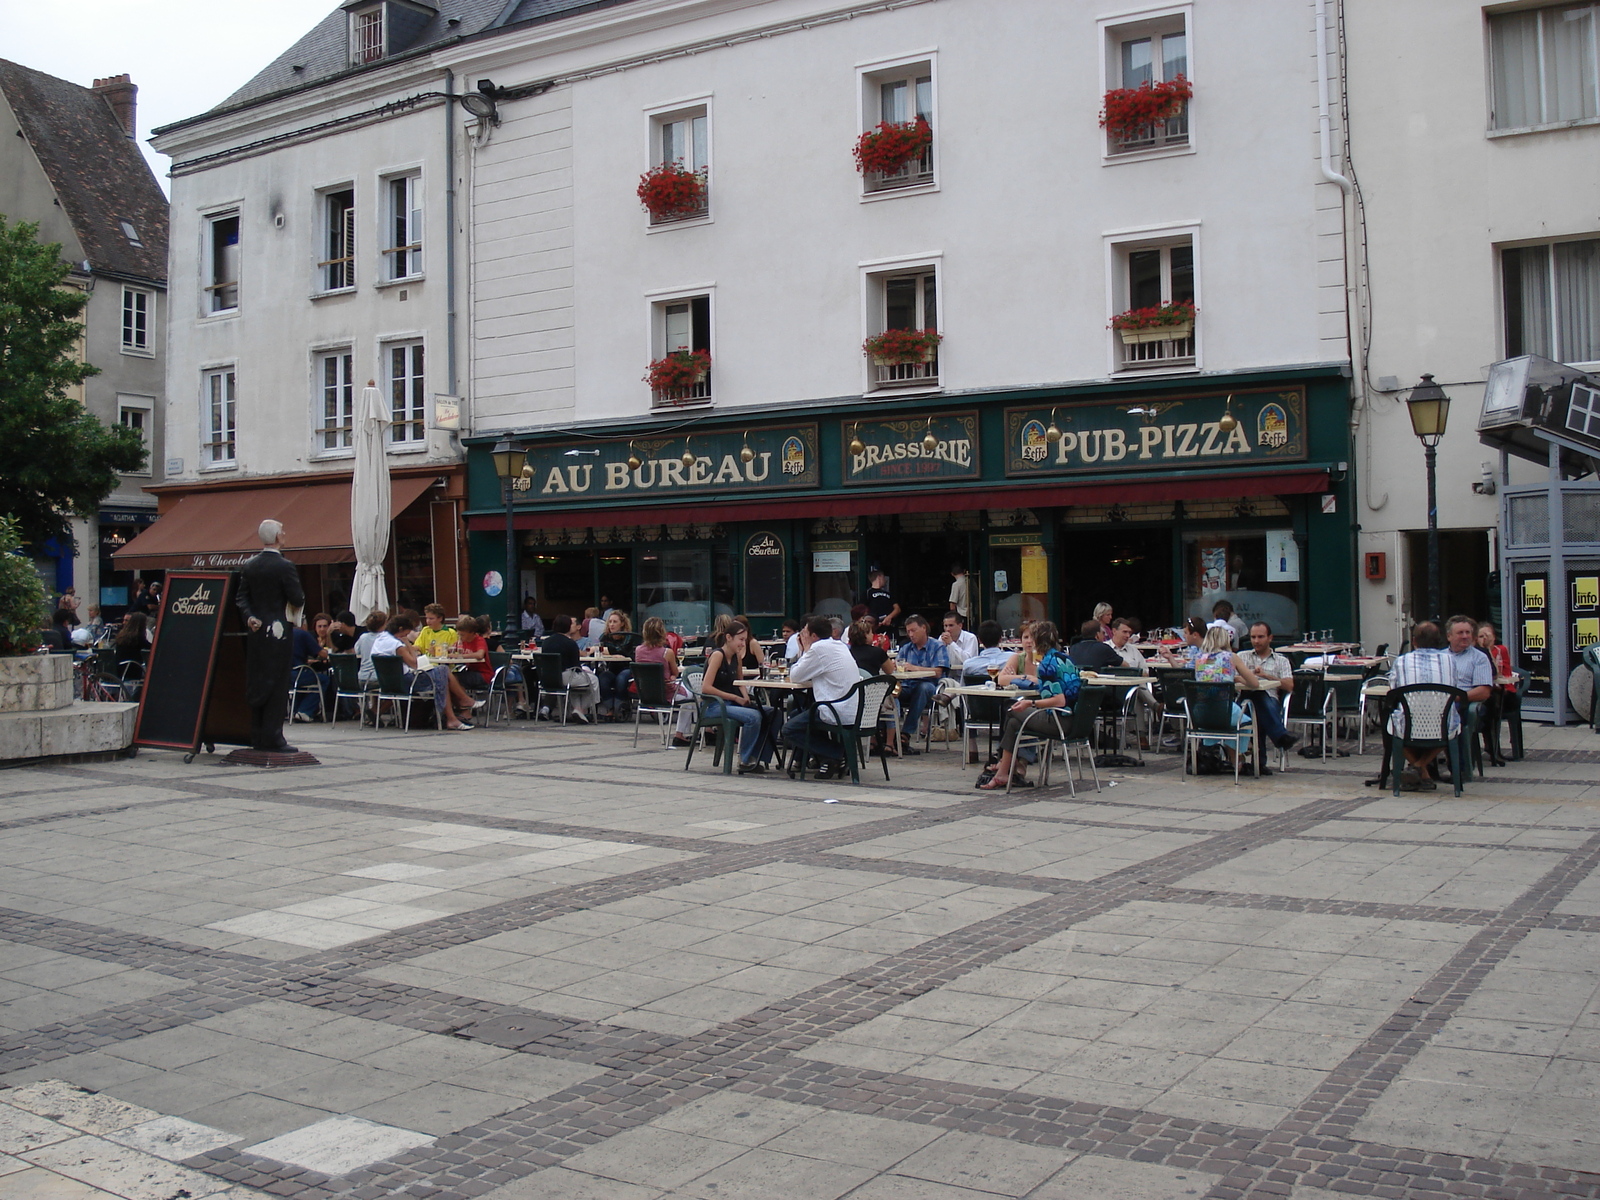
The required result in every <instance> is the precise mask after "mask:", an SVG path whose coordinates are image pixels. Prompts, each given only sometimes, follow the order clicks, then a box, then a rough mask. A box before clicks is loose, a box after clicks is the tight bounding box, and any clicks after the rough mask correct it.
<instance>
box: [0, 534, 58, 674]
mask: <svg viewBox="0 0 1600 1200" xmlns="http://www.w3.org/2000/svg"><path fill="white" fill-rule="evenodd" d="M49 621H50V603H49V597H48V596H47V595H46V594H45V590H44V580H42V579H40V578H39V572H38V571H35V570H34V569H33V563H32V561H31V560H29V559H27V558H25V557H24V556H23V554H22V542H21V541H20V540H19V539H18V537H17V529H16V523H15V522H14V521H12V520H11V518H10V517H0V655H13V654H32V653H33V651H34V650H35V649H36V648H37V647H38V645H39V641H40V637H39V630H40V629H41V628H42V627H43V626H45V625H46V624H48V623H49Z"/></svg>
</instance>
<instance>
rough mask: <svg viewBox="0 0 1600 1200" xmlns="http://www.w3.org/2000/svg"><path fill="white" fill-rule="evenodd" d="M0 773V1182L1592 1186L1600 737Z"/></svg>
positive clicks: (483, 738)
mask: <svg viewBox="0 0 1600 1200" xmlns="http://www.w3.org/2000/svg"><path fill="white" fill-rule="evenodd" d="M295 732H296V734H297V736H298V739H299V740H300V741H301V742H302V743H303V744H305V745H306V746H307V747H308V748H310V749H312V750H313V752H314V753H316V754H317V756H318V757H319V758H320V759H321V761H322V764H323V765H322V766H320V767H316V768H306V769H298V770H288V771H282V772H271V771H246V770H243V769H237V768H225V767H221V766H219V765H217V762H216V760H215V759H211V758H208V757H204V756H202V757H201V758H200V759H198V760H197V761H196V762H194V763H192V764H184V763H183V762H182V761H181V757H180V756H178V755H175V754H170V753H165V752H142V753H141V754H140V755H139V756H137V757H136V758H134V759H130V760H123V761H118V762H100V763H81V764H77V765H61V766H50V767H36V768H29V769H23V770H14V771H9V772H5V773H3V774H0V1196H4V1197H6V1200H11V1197H13V1196H15V1197H17V1198H18V1200H22V1198H24V1197H45V1196H49V1197H70V1198H73V1200H78V1198H87V1197H108V1196H109V1197H120V1198H122V1200H172V1198H173V1197H177V1196H180V1195H187V1196H188V1197H190V1198H191V1200H205V1198H208V1197H226V1198H228V1200H242V1198H243V1197H246V1196H257V1195H271V1196H284V1197H294V1198H297V1200H324V1198H331V1197H352V1198H356V1200H378V1198H380V1197H386V1196H396V1197H417V1198H419V1200H420V1198H423V1197H427V1198H435V1197H437V1198H439V1200H464V1198H466V1197H474V1196H489V1197H491V1198H492V1200H534V1198H538V1200H562V1198H570V1200H580V1198H589V1200H658V1198H663V1197H694V1198H696V1200H725V1198H731V1197H746V1198H750V1200H794V1198H796V1197H805V1198H806V1200H813V1198H816V1200H827V1198H830V1197H850V1198H852V1200H957V1198H965V1200H985V1198H989V1200H992V1198H994V1197H1014V1198H1017V1200H1021V1198H1024V1197H1026V1198H1028V1200H1083V1198H1093V1200H1099V1198H1102V1197H1103V1198H1106V1200H1166V1198H1176V1197H1206V1198H1208V1200H1235V1198H1238V1197H1252V1198H1266V1197H1285V1196H1287V1197H1291V1198H1293V1200H1327V1198H1328V1197H1332V1196H1338V1195H1351V1194H1357V1195H1361V1194H1364V1195H1376V1196H1389V1197H1394V1196H1401V1197H1407V1196H1423V1195H1427V1196H1433V1195H1454V1196H1471V1197H1483V1198H1485V1200H1488V1198H1491V1197H1495V1198H1498V1197H1507V1196H1518V1197H1521V1196H1591V1197H1596V1198H1597V1200H1600V1115H1597V1114H1600V1105H1597V1104H1596V1101H1597V1100H1600V874H1597V873H1596V870H1595V868H1596V866H1597V865H1600V739H1594V738H1593V737H1592V735H1588V736H1586V735H1585V734H1584V733H1583V731H1580V730H1548V729H1543V728H1540V727H1533V728H1531V729H1530V730H1529V739H1528V741H1529V747H1530V754H1529V756H1528V758H1527V759H1526V760H1525V761H1523V762H1521V763H1518V764H1515V765H1513V766H1512V767H1509V768H1506V769H1503V770H1496V771H1495V772H1494V774H1493V775H1492V776H1491V777H1490V778H1489V779H1487V780H1473V781H1472V782H1471V783H1470V784H1469V786H1468V789H1467V793H1466V795H1464V796H1463V797H1462V798H1461V799H1460V800H1457V799H1455V798H1454V797H1452V796H1450V795H1449V794H1448V793H1442V794H1431V795H1409V794H1408V795H1405V796H1402V797H1398V798H1396V797H1392V796H1390V795H1389V794H1388V793H1383V792H1375V791H1374V790H1372V789H1370V788H1365V787H1363V786H1362V783H1361V781H1362V779H1363V778H1364V777H1365V776H1366V775H1367V774H1368V773H1370V772H1372V771H1373V770H1375V768H1376V762H1377V760H1376V755H1375V754H1368V755H1366V756H1360V755H1352V756H1350V757H1349V758H1346V759H1333V760H1329V761H1328V762H1327V763H1326V764H1324V763H1322V762H1321V761H1320V760H1304V759H1299V758H1296V759H1295V760H1294V761H1293V762H1292V764H1291V770H1290V771H1288V772H1287V773H1279V774H1277V775H1275V776H1273V777H1272V778H1271V779H1270V780H1264V781H1246V782H1244V783H1242V784H1240V785H1237V786H1236V785H1234V784H1233V783H1232V781H1231V780H1229V779H1218V778H1211V777H1208V778H1203V779H1193V778H1188V779H1186V778H1185V777H1183V775H1182V774H1181V773H1180V772H1179V770H1178V769H1177V768H1178V763H1177V757H1176V756H1173V755H1151V756H1149V758H1150V761H1149V762H1148V764H1147V765H1146V766H1144V767H1142V768H1129V769H1119V770H1113V771H1108V772H1105V773H1104V782H1105V784H1106V785H1107V786H1105V787H1104V788H1103V789H1102V790H1101V791H1099V792H1095V791H1094V790H1093V789H1092V787H1091V788H1087V789H1080V791H1079V794H1078V796H1077V797H1076V798H1073V797H1071V796H1069V795H1068V793H1067V791H1066V789H1065V788H1064V787H1058V788H1054V789H1051V790H1049V791H1044V792H1031V793H1028V794H1025V795H1016V794H1013V795H1012V796H1009V797H1007V796H990V795H986V794H981V793H977V792H974V791H973V790H972V786H971V785H972V780H973V777H974V772H973V771H972V770H971V769H970V768H963V767H962V766H961V763H960V756H959V755H958V754H957V753H956V752H955V750H954V749H953V748H940V747H937V746H936V747H935V748H934V749H933V751H932V752H931V753H929V754H927V755H925V756H922V757H919V758H915V759H905V760H896V761H893V762H891V765H890V771H891V774H892V775H893V777H894V778H893V779H892V781H891V782H889V783H887V784H885V783H884V782H883V780H882V778H881V775H879V776H876V777H874V776H872V775H870V774H869V775H868V776H867V780H868V782H866V783H865V784H864V786H860V787H856V786H852V785H850V784H848V783H842V782H839V781H832V782H820V781H815V780H812V781H807V782H804V783H801V782H793V781H790V780H787V779H785V778H783V777H782V776H781V775H779V776H776V777H774V776H767V777H754V776H745V777H739V776H724V775H722V774H721V773H720V772H719V771H716V770H714V769H713V768H712V766H711V763H710V762H709V760H705V761H704V762H703V763H702V761H701V760H699V759H697V761H696V764H695V769H694V770H693V771H691V772H688V773H685V772H684V770H683V755H682V752H681V751H669V750H662V749H661V748H660V747H659V743H655V742H651V741H650V740H649V739H642V740H641V742H642V744H641V745H640V747H639V748H638V749H634V748H633V747H632V746H631V745H630V740H631V737H632V732H631V730H628V729H626V728H625V727H602V728H598V729H591V728H584V729H579V728H568V729H564V730H563V729H560V728H555V727H551V726H548V725H542V724H541V725H528V724H525V723H522V722H518V723H516V724H515V726H514V727H513V728H511V729H509V730H506V729H499V730H488V729H481V730H478V731H475V732H473V733H472V734H470V735H465V736H463V735H450V736H443V735H437V734H427V733H413V734H402V733H396V732H394V731H389V730H385V731H381V732H373V731H366V730H357V729H353V728H348V727H341V728H339V729H337V730H328V729H325V728H323V727H320V726H319V727H312V726H300V727H297V728H296V730H295Z"/></svg>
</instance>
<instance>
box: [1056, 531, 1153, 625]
mask: <svg viewBox="0 0 1600 1200" xmlns="http://www.w3.org/2000/svg"><path fill="white" fill-rule="evenodd" d="M1057 550H1058V551H1059V553H1060V555H1061V561H1062V562H1063V564H1065V565H1064V567H1063V569H1062V572H1061V574H1062V602H1061V622H1062V626H1061V632H1062V634H1063V635H1064V636H1066V637H1067V638H1068V639H1071V638H1073V637H1076V636H1077V632H1078V626H1079V625H1081V624H1083V622H1085V621H1087V620H1089V619H1090V618H1091V617H1093V616H1094V606H1095V605H1096V604H1099V603H1101V602H1102V601H1103V602H1105V603H1107V604H1109V605H1111V611H1112V612H1113V613H1115V614H1116V615H1117V616H1119V617H1133V618H1136V619H1137V620H1138V622H1139V624H1140V625H1141V627H1142V628H1143V629H1145V630H1150V629H1153V628H1155V627H1156V626H1158V625H1170V624H1172V622H1173V619H1174V618H1173V598H1174V595H1175V593H1174V589H1173V586H1172V530H1171V529H1168V528H1156V529H1140V528H1138V527H1131V528H1125V529H1083V530H1079V529H1074V528H1072V527H1071V526H1066V527H1064V528H1063V529H1062V530H1061V533H1060V535H1059V540H1058V542H1057Z"/></svg>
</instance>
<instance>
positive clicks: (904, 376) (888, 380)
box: [866, 265, 939, 390]
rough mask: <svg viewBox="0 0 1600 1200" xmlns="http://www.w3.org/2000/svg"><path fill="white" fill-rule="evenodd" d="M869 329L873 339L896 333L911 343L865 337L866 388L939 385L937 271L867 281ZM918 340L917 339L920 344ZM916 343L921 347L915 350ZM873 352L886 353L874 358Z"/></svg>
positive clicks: (908, 271) (893, 273)
mask: <svg viewBox="0 0 1600 1200" xmlns="http://www.w3.org/2000/svg"><path fill="white" fill-rule="evenodd" d="M867 303H868V306H869V311H868V318H867V324H868V326H869V328H870V331H871V334H872V335H881V334H886V333H892V332H894V331H900V332H903V333H906V334H910V335H913V337H912V338H911V339H909V340H907V341H905V342H904V344H901V343H900V342H895V343H893V344H892V345H889V346H883V345H882V343H879V342H875V341H873V340H872V338H871V337H869V340H868V343H867V347H866V353H867V358H868V364H869V372H870V374H869V375H868V384H869V386H870V387H871V388H872V389H873V390H877V389H881V388H903V387H933V386H937V385H938V382H939V351H938V342H939V337H938V331H939V273H938V269H937V267H935V266H932V265H928V266H919V267H906V268H898V269H894V270H890V271H885V272H882V273H877V274H873V275H870V276H869V277H868V296H867ZM916 335H921V336H920V338H919V337H917V336H916ZM918 343H920V344H918ZM874 347H879V348H883V349H887V350H889V351H890V352H888V353H876V352H875V351H874Z"/></svg>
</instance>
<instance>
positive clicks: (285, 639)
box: [236, 520, 306, 752]
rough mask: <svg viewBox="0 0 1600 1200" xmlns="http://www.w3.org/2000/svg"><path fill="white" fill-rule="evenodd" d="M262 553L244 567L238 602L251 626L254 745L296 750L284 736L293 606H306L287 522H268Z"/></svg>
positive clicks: (249, 692) (248, 693)
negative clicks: (286, 547)
mask: <svg viewBox="0 0 1600 1200" xmlns="http://www.w3.org/2000/svg"><path fill="white" fill-rule="evenodd" d="M257 533H258V535H259V536H260V538H261V545H262V550H261V553H260V554H258V555H256V556H255V557H254V558H252V559H251V560H250V561H249V562H247V563H245V564H244V566H243V567H241V568H240V569H239V591H238V598H237V601H236V602H237V603H238V605H239V611H240V612H242V613H243V614H244V620H245V624H246V625H247V626H248V627H249V629H250V634H249V637H248V638H247V639H246V641H245V689H244V695H245V702H246V703H247V704H249V705H250V744H251V746H253V747H254V748H255V749H257V750H281V751H285V752H289V751H293V750H294V747H293V746H291V745H289V743H288V742H286V741H285V740H284V737H283V718H284V715H285V713H286V712H287V710H288V707H289V668H290V666H291V665H292V664H291V661H290V646H291V645H292V643H291V641H290V634H291V631H292V629H293V628H294V622H293V621H292V620H291V619H290V616H289V609H290V608H297V609H298V608H302V607H304V605H305V602H306V594H305V589H304V588H302V587H301V586H300V572H298V571H297V570H295V566H294V564H293V563H292V562H290V561H289V560H288V559H287V558H285V557H284V556H283V550H282V546H283V524H282V523H281V522H279V521H270V520H269V521H263V522H261V527H260V529H259V530H257Z"/></svg>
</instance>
